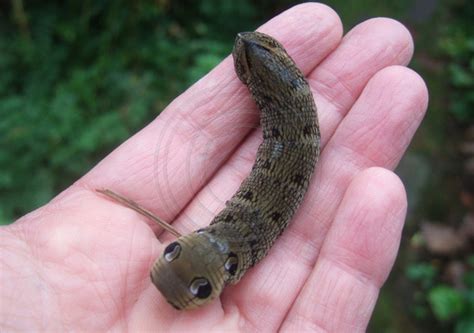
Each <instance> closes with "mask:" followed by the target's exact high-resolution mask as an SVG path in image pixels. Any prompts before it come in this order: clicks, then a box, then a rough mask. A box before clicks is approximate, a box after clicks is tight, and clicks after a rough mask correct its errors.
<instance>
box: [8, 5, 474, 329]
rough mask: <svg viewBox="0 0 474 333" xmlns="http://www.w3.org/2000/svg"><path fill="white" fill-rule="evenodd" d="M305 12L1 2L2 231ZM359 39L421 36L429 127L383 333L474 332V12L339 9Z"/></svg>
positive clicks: (421, 139)
mask: <svg viewBox="0 0 474 333" xmlns="http://www.w3.org/2000/svg"><path fill="white" fill-rule="evenodd" d="M297 3H299V1H286V0H278V1H270V0H264V1H257V0H253V1H252V0H241V1H214V0H204V1H199V2H198V1H171V0H155V1H123V0H117V1H87V0H86V1H73V0H69V1H68V0H66V1H48V0H45V1H22V0H10V1H2V2H0V147H1V149H0V167H1V169H0V170H1V172H0V224H8V223H11V222H12V221H13V220H14V219H15V218H17V217H19V216H21V215H23V214H25V213H27V212H29V211H31V210H33V209H35V208H37V207H38V206H40V205H42V204H44V203H46V202H47V201H48V200H49V199H51V198H52V197H53V196H54V195H55V194H57V193H59V192H60V191H61V190H63V189H64V188H66V187H67V186H68V185H70V184H71V183H72V182H74V180H76V179H77V178H79V177H80V176H81V175H82V174H84V173H85V172H86V171H87V170H88V169H90V168H91V167H92V166H94V165H95V164H96V163H97V162H98V161H99V160H100V159H102V158H103V157H104V156H106V155H107V154H108V153H109V152H110V151H111V150H113V149H114V147H116V146H117V145H119V144H120V143H121V142H123V141H124V140H125V139H126V138H128V137H129V136H130V135H132V134H133V133H135V132H136V131H138V130H139V129H140V128H142V127H143V126H144V125H145V124H147V123H148V122H149V121H151V120H152V119H153V118H155V117H156V116H157V114H158V113H159V112H160V111H161V110H162V109H163V108H164V107H165V106H166V105H167V104H168V103H169V102H170V101H171V100H172V99H173V98H174V97H176V96H177V95H179V94H180V93H181V92H182V91H184V90H185V89H186V88H187V87H189V86H190V85H191V84H192V83H193V82H195V81H196V80H197V79H198V78H200V77H201V76H202V75H204V74H205V73H207V72H208V71H209V70H210V69H211V68H213V67H214V66H215V65H216V64H217V63H219V61H220V60H222V59H223V58H224V57H225V56H226V55H227V54H228V53H229V52H230V50H231V48H232V44H233V41H234V37H235V34H236V33H237V32H239V31H246V30H252V29H255V28H256V27H258V26H259V25H260V24H262V23H263V22H265V21H266V20H268V19H269V18H271V17H273V16H275V15H277V14H278V13H280V12H281V11H283V10H285V9H287V8H289V7H291V6H292V5H295V4H297ZM325 3H326V4H328V5H329V6H331V7H333V8H334V9H335V10H336V11H337V12H338V13H339V15H340V16H341V18H342V21H343V23H344V29H345V31H346V32H347V31H348V30H350V29H351V28H352V27H353V26H354V25H356V24H357V23H359V22H361V21H363V20H365V19H368V18H371V17H376V16H388V17H392V18H395V19H397V20H399V21H401V22H402V23H404V24H405V25H406V26H407V27H408V28H409V30H410V31H411V32H412V34H413V36H414V39H415V45H416V51H415V55H414V59H413V61H412V63H411V65H410V66H411V67H412V68H414V69H415V70H416V71H417V72H419V73H420V74H421V75H422V76H423V77H424V79H425V80H426V82H427V85H428V87H429V91H430V105H429V111H428V114H427V117H426V118H425V121H424V123H423V124H422V127H421V128H420V130H419V131H418V133H417V135H416V137H415V139H414V141H413V143H412V144H411V147H410V149H409V151H408V152H407V154H406V156H405V158H404V159H403V160H402V162H401V163H400V166H399V168H398V169H397V173H398V174H399V175H400V176H401V177H402V179H403V180H404V183H405V185H406V187H407V191H408V197H409V213H408V218H407V224H406V228H405V230H404V235H403V241H402V245H401V251H400V255H399V257H398V259H397V262H396V264H395V268H394V270H393V272H392V274H391V275H390V278H389V281H388V282H387V284H386V286H385V287H384V289H383V290H382V293H381V297H380V299H379V302H378V304H377V307H376V310H375V314H374V316H373V318H372V321H371V323H370V327H369V331H371V332H401V331H404V332H448V331H453V332H469V333H472V332H474V269H473V267H474V255H473V254H472V252H473V237H474V230H473V229H474V227H473V224H474V214H473V210H474V125H473V123H474V33H473V32H474V28H473V24H472V22H471V20H473V19H474V2H472V1H467V0H466V1H462V0H446V1H436V0H417V1H406V0H400V1H396V2H383V1H375V0H361V1H357V2H355V1H342V0H341V1H336V0H335V1H326V2H325Z"/></svg>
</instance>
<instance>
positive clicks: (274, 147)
mask: <svg viewBox="0 0 474 333" xmlns="http://www.w3.org/2000/svg"><path fill="white" fill-rule="evenodd" d="M232 55H233V58H234V65H235V71H236V73H237V76H238V78H239V79H240V81H242V83H244V84H245V85H247V87H248V89H249V91H250V93H251V95H252V97H253V99H254V101H255V103H256V104H257V106H258V108H259V109H260V111H261V114H262V116H261V120H260V123H261V127H262V130H263V142H262V143H261V145H260V147H259V148H258V151H257V158H256V162H255V165H254V166H253V168H252V171H251V173H250V175H249V176H248V177H247V178H246V179H245V180H244V181H243V182H242V184H241V185H240V188H239V190H238V191H237V193H236V194H235V195H234V196H232V198H231V199H230V200H228V201H227V202H226V205H225V208H224V209H223V210H222V211H221V212H220V213H219V214H218V215H217V216H216V217H215V218H214V219H213V220H212V222H211V224H210V225H209V226H208V227H206V228H202V229H199V230H198V231H196V232H193V233H191V234H189V235H185V236H181V237H179V238H178V240H177V241H175V242H173V243H171V244H170V245H168V246H167V247H166V248H165V251H164V254H163V256H161V257H160V258H158V259H157V261H156V262H155V263H154V265H153V268H152V271H151V279H152V282H153V283H154V284H155V286H156V287H157V288H158V290H159V291H160V292H161V293H162V294H163V296H164V297H165V298H166V299H167V300H168V302H169V303H170V304H171V305H172V306H173V307H175V308H177V309H192V308H196V307H198V306H201V305H204V304H206V303H208V302H210V301H211V300H213V299H215V298H216V297H218V296H219V295H220V294H221V292H222V290H223V288H224V286H225V285H226V284H232V283H237V282H238V281H239V280H240V279H241V277H242V276H243V275H244V274H245V272H246V271H247V270H248V269H249V268H250V267H251V266H253V265H254V264H255V263H257V262H258V261H260V260H261V259H262V258H264V257H265V255H266V254H267V253H268V251H269V249H270V247H271V246H272V245H273V243H274V242H275V240H276V239H277V238H278V236H279V235H281V233H282V232H283V231H284V229H285V228H286V227H287V226H288V223H289V222H290V220H291V218H292V217H293V215H294V214H295V212H296V210H297V209H298V207H299V206H300V204H301V202H302V200H303V198H304V195H305V193H306V190H307V189H308V186H309V181H310V178H311V175H312V174H313V171H314V168H315V165H316V162H317V160H318V157H319V153H320V131H319V124H318V117H317V112H316V105H315V103H314V99H313V96H312V94H311V90H310V88H309V85H308V83H307V82H306V80H305V78H304V76H303V74H302V73H301V71H300V70H299V69H298V68H297V67H296V64H295V63H294V61H293V60H292V59H291V58H290V56H289V55H288V54H287V52H286V51H285V49H284V48H283V46H282V45H281V44H280V43H279V42H278V41H276V40H275V39H273V38H272V37H270V36H268V35H265V34H263V33H259V32H243V33H239V34H238V35H237V37H236V40H235V45H234V50H233V53H232Z"/></svg>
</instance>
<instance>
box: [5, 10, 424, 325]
mask: <svg viewBox="0 0 474 333" xmlns="http://www.w3.org/2000/svg"><path fill="white" fill-rule="evenodd" d="M259 30H260V31H262V32H265V33H267V34H270V35H271V36H273V37H275V38H276V39H277V40H279V41H280V42H281V43H282V44H283V45H284V46H285V48H286V49H287V51H288V53H289V54H290V55H291V56H292V57H293V59H294V60H295V61H296V63H297V64H298V66H299V67H300V68H301V70H302V71H303V72H304V73H305V74H306V76H307V78H308V82H309V84H310V86H311V88H312V91H313V94H314V97H315V100H316V105H317V106H318V113H319V119H320V124H321V134H322V154H321V157H320V161H319V163H318V165H317V169H316V172H315V175H314V176H313V178H312V182H311V185H310V188H309V191H308V193H307V195H306V198H305V201H304V203H303V205H302V206H301V208H300V209H299V211H298V213H297V215H296V216H295V218H294V219H293V221H292V223H291V224H290V226H289V228H288V229H287V230H286V231H285V233H284V234H283V235H282V237H281V238H279V239H278V241H277V242H276V244H275V246H274V247H273V248H272V250H271V251H270V253H269V255H268V256H267V257H266V258H265V259H264V260H263V261H262V262H261V263H259V264H258V265H257V266H256V267H254V268H252V269H251V270H249V272H248V273H247V274H246V275H245V276H244V278H243V279H242V281H241V282H240V283H239V284H237V285H235V286H229V287H227V288H226V290H225V291H224V293H223V295H222V296H221V298H220V300H217V301H215V302H213V303H212V304H210V305H208V306H206V307H203V308H200V309H197V310H193V311H176V310H174V309H173V308H172V307H171V306H170V305H168V304H167V302H166V300H165V299H164V298H163V297H162V296H161V294H160V293H159V292H158V291H157V290H156V288H155V287H154V286H153V285H152V284H151V281H150V279H149V270H150V267H151V265H152V264H153V261H154V260H155V259H156V258H157V257H158V256H159V255H160V253H161V251H162V249H163V246H164V244H166V243H167V242H169V241H170V240H171V239H173V237H172V236H171V235H170V234H168V233H163V232H162V231H161V229H159V227H157V226H152V227H151V228H150V224H149V223H150V222H149V221H146V219H145V218H144V217H143V216H140V215H139V214H137V213H136V212H134V211H132V210H129V209H127V208H125V207H123V206H121V205H118V204H117V203H115V202H113V201H111V200H109V199H107V198H106V197H104V196H101V195H100V194H98V193H97V192H95V189H96V188H110V189H112V190H114V191H116V192H118V193H121V194H122V195H124V196H126V197H128V198H131V199H133V200H134V201H136V202H138V203H139V204H140V205H142V206H144V207H147V208H148V209H150V210H151V211H153V213H154V214H156V215H157V216H160V217H161V218H163V219H164V220H166V221H173V225H174V227H175V228H176V229H178V230H180V231H181V232H182V233H186V232H189V231H191V230H194V229H196V228H199V227H202V226H205V225H207V224H208V223H209V222H210V221H211V219H212V217H213V216H214V215H215V214H216V213H217V212H218V211H219V210H220V209H221V208H222V207H223V206H224V203H225V200H227V199H228V198H230V196H231V195H232V194H233V193H234V192H235V190H236V189H237V188H238V186H239V184H240V182H241V181H242V180H243V179H244V178H245V176H246V175H247V174H248V173H249V171H250V169H251V166H252V164H253V161H254V159H255V154H256V149H257V147H258V145H259V143H260V142H261V140H262V138H261V132H260V131H259V130H258V129H256V127H257V124H258V110H257V109H256V107H255V106H254V103H253V102H252V100H251V98H250V94H249V93H248V91H247V88H246V87H245V86H244V85H243V84H242V83H240V81H239V80H238V79H237V76H236V74H235V73H234V69H233V64H232V59H231V58H230V57H228V58H227V59H225V60H224V61H223V62H222V63H221V64H220V65H218V66H217V67H216V68H215V69H214V70H213V71H212V72H210V73H209V74H208V75H207V76H205V77H204V78H203V79H201V80H200V81H199V82H197V83H196V84H195V85H194V86H192V87H191V88H190V89H189V90H188V91H186V92H185V93H184V94H182V95H181V96H180V97H178V98H177V99H176V100H175V101H174V102H173V103H171V104H170V105H169V106H168V108H166V110H164V111H163V112H162V114H161V115H160V116H159V117H158V118H157V119H156V120H155V121H153V122H152V123H151V124H150V125H148V126H147V127H146V128H144V129H143V130H142V131H140V132H139V133H137V134H136V135H135V136H134V137H132V138H130V139H129V140H128V141H127V142H125V143H124V144H123V145H121V146H120V147H119V148H118V149H116V150H115V151H114V152H113V153H112V154H110V155H109V156H108V157H107V158H105V159H104V160H103V161H102V162H101V163H99V165H97V166H96V167H95V168H94V169H93V170H91V171H90V172H89V173H88V174H86V175H85V176H84V177H83V178H81V179H80V180H79V181H77V182H76V183H75V184H74V185H72V186H71V187H70V188H69V189H67V190H66V191H64V192H63V193H61V194H60V195H59V196H57V197H56V198H55V199H53V200H52V201H51V202H50V203H48V204H47V205H45V206H43V207H41V208H39V209H38V210H36V211H34V212H32V213H30V214H28V215H26V216H24V217H23V218H21V219H20V220H19V221H17V222H16V223H14V224H12V225H11V226H8V227H3V228H2V229H0V264H1V272H0V296H1V304H0V325H1V327H3V328H4V329H9V330H31V329H34V330H48V331H64V330H83V331H105V330H120V331H122V330H123V331H127V330H130V331H134V332H137V331H146V330H150V331H151V330H153V331H156V330H161V331H170V330H171V331H186V330H190V329H192V330H193V331H209V330H211V329H214V330H216V331H223V330H230V331H236V330H241V331H246V332H248V331H276V330H277V329H281V330H283V331H285V330H286V331H301V330H314V331H333V332H345V331H347V332H356V331H364V330H365V328H366V326H367V323H368V321H369V319H370V316H371V313H372V310H373V308H374V305H375V303H376V300H377V296H378V292H379V289H380V287H381V286H382V284H383V283H384V281H385V279H386V278H387V275H388V273H389V271H390V269H391V267H392V265H393V261H394V259H395V257H396V254H397V251H398V246H399V242H400V234H401V229H402V226H403V222H404V218H405V212H406V196H405V190H404V188H403V185H402V184H401V182H400V180H399V179H398V178H397V176H395V175H394V174H393V173H392V172H391V171H389V170H391V169H393V168H394V167H395V166H396V165H397V163H398V161H399V160H400V158H401V156H402V154H403V153H404V151H405V149H406V148H407V146H408V144H409V142H410V140H411V138H412V136H413V134H414V132H415V131H416V129H417V127H418V126H419V124H420V122H421V120H422V118H423V115H424V112H425V110H426V107H427V99H428V96H427V91H426V87H425V85H424V83H423V80H422V79H421V78H420V77H419V76H418V75H417V74H416V73H414V72H413V71H412V70H410V69H408V68H406V67H403V66H404V65H406V64H407V63H408V62H409V60H410V58H411V55H412V52H413V45H412V40H411V37H410V34H409V32H408V31H407V30H406V29H405V28H404V27H403V26H402V25H401V24H399V23H398V22H396V21H393V20H390V19H383V18H378V19H372V20H368V21H366V22H363V23H361V24H359V25H358V26H356V27H355V28H354V29H353V30H351V31H350V32H349V33H348V34H347V35H346V36H345V37H344V38H342V25H341V22H340V20H339V18H338V16H337V14H336V13H334V11H332V10H331V9H330V8H328V7H326V6H324V5H321V4H309V3H308V4H303V5H299V6H296V7H293V8H292V9H290V10H288V11H286V12H284V13H283V14H281V15H279V16H278V17H275V18H274V19H272V20H271V21H269V22H268V23H266V24H265V25H264V26H262V27H261V28H260V29H259ZM157 56H159V55H157ZM170 66H172V64H170ZM71 163H74V162H73V161H71ZM156 235H158V239H157V238H156Z"/></svg>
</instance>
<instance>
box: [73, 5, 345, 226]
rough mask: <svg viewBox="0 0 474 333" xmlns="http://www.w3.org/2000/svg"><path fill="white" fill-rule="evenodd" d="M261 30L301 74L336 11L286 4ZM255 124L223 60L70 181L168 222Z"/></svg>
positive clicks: (333, 26)
mask: <svg viewBox="0 0 474 333" xmlns="http://www.w3.org/2000/svg"><path fill="white" fill-rule="evenodd" d="M261 30H262V31H264V32H267V33H270V34H272V35H273V36H275V37H276V38H277V39H279V40H280V41H281V42H282V43H283V44H284V45H285V46H286V47H287V49H288V52H289V53H290V54H291V55H292V56H293V57H294V58H295V60H296V62H297V63H298V65H299V66H300V67H301V68H302V69H303V70H305V71H306V72H307V71H309V70H310V69H311V68H313V67H315V66H316V64H317V63H318V62H319V61H321V60H322V59H323V58H325V57H326V56H327V55H328V54H329V53H330V52H331V50H332V49H334V48H335V47H336V45H337V44H338V43H339V41H340V38H341V34H342V27H341V23H340V21H339V18H338V17H337V15H336V14H335V13H334V11H332V10H331V9H330V8H328V7H327V6H324V5H320V4H304V5H300V6H296V7H293V8H292V9H290V10H288V11H286V12H284V13H282V14H281V15H279V16H277V17H276V18H274V19H272V20H271V21H269V22H268V23H267V24H265V25H264V26H262V28H261ZM236 124H238V126H236ZM256 124H258V112H257V111H256V109H255V108H254V105H253V102H252V101H251V100H250V97H249V94H248V92H247V91H246V88H245V87H244V86H243V85H242V84H241V83H240V81H239V80H238V79H237V76H236V75H235V73H234V67H233V64H232V59H231V58H230V57H228V58H226V59H225V60H224V61H223V62H222V63H221V64H220V65H218V66H217V67H216V68H215V69H214V70H213V71H211V72H210V73H209V74H208V75H206V76H205V77H204V78H203V79H201V80H200V81H199V82H197V83H196V84H195V85H194V86H193V87H191V88H190V89H188V91H186V92H185V93H184V94H182V95H181V96H180V97H178V98H177V99H176V100H175V101H173V102H172V103H171V104H170V106H169V107H168V108H167V109H166V110H165V111H163V113H162V114H161V115H160V116H159V117H158V118H157V119H156V120H155V121H154V122H152V123H151V124H150V125H149V126H147V127H146V128H145V129H143V130H142V131H141V132H139V133H138V134H137V135H135V136H134V137H132V138H131V139H130V140H128V141H127V142H126V143H124V144H123V145H122V146H121V147H119V148H118V149H117V150H116V151H114V152H113V153H112V154H111V155H110V156H108V157H107V158H106V159H105V160H103V161H102V162H101V163H100V164H99V165H98V166H97V167H96V168H94V169H93V170H92V171H91V172H90V173H89V174H88V175H87V176H85V177H84V178H83V179H82V180H81V181H80V182H79V183H78V184H77V185H79V186H82V187H92V188H104V187H112V188H113V190H114V191H116V192H118V193H121V194H122V195H124V196H127V197H132V198H134V200H135V201H136V202H137V203H139V204H141V205H143V206H144V207H153V210H154V212H155V213H156V214H157V215H158V216H160V217H162V218H163V219H164V220H167V221H171V220H172V219H173V218H174V216H175V214H177V213H178V212H179V211H180V210H181V209H182V208H183V207H184V206H185V205H186V203H187V202H188V201H189V200H190V199H191V198H192V197H193V196H194V195H195V193H196V191H198V190H199V189H200V188H201V186H202V185H203V184H204V183H205V182H206V181H207V178H209V177H210V176H211V175H212V174H213V173H214V171H215V170H216V169H217V168H218V167H219V166H220V164H221V163H222V161H224V160H225V159H226V158H227V157H228V155H229V154H231V152H232V151H233V150H234V148H235V147H236V146H237V145H238V144H239V143H240V142H241V141H242V139H243V138H244V137H245V136H246V135H247V133H248V131H249V130H250V129H251V128H254V127H255V126H256Z"/></svg>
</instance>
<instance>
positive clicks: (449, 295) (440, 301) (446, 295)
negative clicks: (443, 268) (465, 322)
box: [428, 286, 464, 321]
mask: <svg viewBox="0 0 474 333" xmlns="http://www.w3.org/2000/svg"><path fill="white" fill-rule="evenodd" d="M428 301H429V303H430V305H431V309H432V310H433V312H434V314H435V316H436V317H437V318H438V319H439V320H441V321H446V320H449V319H452V318H454V317H456V316H457V315H459V314H460V313H461V312H462V310H463V306H464V305H463V297H462V295H461V294H460V293H459V292H458V291H457V290H456V289H454V288H451V287H448V286H438V287H436V288H433V289H432V290H430V292H429V294H428Z"/></svg>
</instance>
